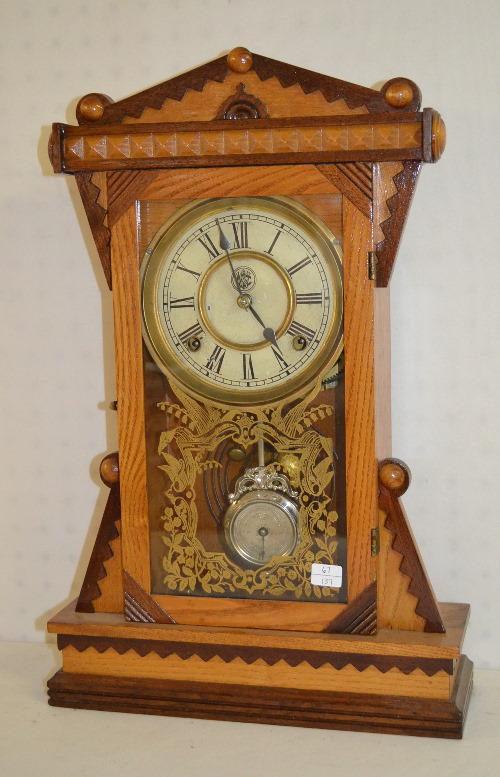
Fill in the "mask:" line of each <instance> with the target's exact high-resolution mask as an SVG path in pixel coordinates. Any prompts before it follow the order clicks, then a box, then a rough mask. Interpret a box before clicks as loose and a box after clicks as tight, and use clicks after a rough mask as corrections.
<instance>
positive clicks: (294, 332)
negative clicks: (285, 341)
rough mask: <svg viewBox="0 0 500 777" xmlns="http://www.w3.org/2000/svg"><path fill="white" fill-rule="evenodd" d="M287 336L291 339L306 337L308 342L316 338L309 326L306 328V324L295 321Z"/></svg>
mask: <svg viewBox="0 0 500 777" xmlns="http://www.w3.org/2000/svg"><path fill="white" fill-rule="evenodd" d="M287 334H288V335H290V336H291V337H305V339H306V340H312V339H313V337H314V331H313V330H312V329H309V327H308V326H304V324H299V322H298V321H295V319H294V320H293V321H292V323H291V324H290V326H289V328H288V332H287Z"/></svg>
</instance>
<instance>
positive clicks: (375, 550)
mask: <svg viewBox="0 0 500 777" xmlns="http://www.w3.org/2000/svg"><path fill="white" fill-rule="evenodd" d="M370 548H371V554H372V556H378V554H379V553H380V531H379V528H378V526H377V527H376V528H375V529H372V530H371V537H370Z"/></svg>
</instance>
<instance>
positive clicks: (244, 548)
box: [225, 491, 298, 567]
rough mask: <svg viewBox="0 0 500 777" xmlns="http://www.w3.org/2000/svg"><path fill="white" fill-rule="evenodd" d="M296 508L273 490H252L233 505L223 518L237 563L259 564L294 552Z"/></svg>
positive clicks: (227, 539) (296, 520)
mask: <svg viewBox="0 0 500 777" xmlns="http://www.w3.org/2000/svg"><path fill="white" fill-rule="evenodd" d="M297 522H298V511H297V508H296V507H295V505H294V504H293V502H292V501H291V500H290V499H287V498H286V497H285V496H283V495H282V494H277V493H276V492H273V491H253V492H252V493H249V494H245V495H244V496H243V497H242V498H241V499H240V500H239V501H238V502H236V503H235V504H234V505H232V506H231V507H230V508H229V510H228V511H227V513H226V517H225V535H226V541H227V542H228V545H229V547H230V548H231V549H232V551H233V553H234V554H235V555H236V556H237V558H238V561H239V563H241V562H242V561H243V563H245V562H246V563H248V564H249V565H250V566H255V567H261V566H263V565H264V564H267V562H268V561H270V560H271V559H272V558H273V557H274V556H287V555H290V554H291V553H293V551H294V549H295V546H296V544H297V540H298V533H297Z"/></svg>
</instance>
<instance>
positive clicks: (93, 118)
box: [77, 48, 420, 126]
mask: <svg viewBox="0 0 500 777" xmlns="http://www.w3.org/2000/svg"><path fill="white" fill-rule="evenodd" d="M242 93H243V94H244V95H250V96H251V97H253V98H255V100H257V101H260V103H261V104H263V106H264V111H265V112H264V114H263V115H265V116H266V117H268V118H285V117H291V116H294V117H295V116H327V115H330V116H332V115H339V114H350V113H354V114H359V113H364V114H367V113H369V114H380V113H387V112H389V113H390V112H395V113H397V112H398V111H399V112H400V111H401V109H403V110H404V112H405V113H407V112H415V111H418V109H419V106H420V90H419V89H418V87H417V86H416V84H414V83H413V82H412V81H410V80H408V79H406V78H395V79H391V80H390V81H388V82H387V83H386V84H385V85H384V86H383V87H382V89H381V90H380V91H377V90H374V89H368V88H366V87H363V86H358V85H356V84H352V83H349V82H347V81H342V80H340V79H337V78H332V77H330V76H324V75H321V74H319V73H315V72H313V71H310V70H305V69H304V68H299V67H296V66H294V65H288V64H286V63H284V62H280V61H278V60H274V59H270V58H269V57H264V56H261V55H260V54H250V52H248V51H247V50H246V49H243V48H237V49H233V50H232V51H231V52H230V54H229V55H228V56H227V57H226V56H223V57H219V58H218V59H215V60H213V61H211V62H208V63H206V64H204V65H201V66H200V67H197V68H195V69H194V70H190V71H188V72H187V73H183V74H182V75H179V76H176V77H175V78H171V79H169V80H168V81H164V82H163V83H161V84H158V85H157V86H154V87H151V88H149V89H146V90H144V91H142V92H139V93H137V94H135V95H132V96H131V97H127V98H125V99H123V100H119V101H118V102H116V103H114V102H112V101H111V100H110V99H109V98H108V97H106V96H104V95H101V94H97V93H93V94H90V95H87V96H86V97H84V98H82V100H81V101H80V103H79V105H78V108H77V118H78V122H79V124H93V125H94V126H96V125H102V124H105V125H110V124H122V123H127V124H129V123H134V124H136V123H148V124H150V123H163V122H182V121H210V120H214V119H217V118H221V115H220V110H221V107H222V106H223V105H224V102H226V101H228V99H230V98H231V97H232V96H235V97H236V95H237V94H240V95H241V94H242ZM261 115H262V114H261Z"/></svg>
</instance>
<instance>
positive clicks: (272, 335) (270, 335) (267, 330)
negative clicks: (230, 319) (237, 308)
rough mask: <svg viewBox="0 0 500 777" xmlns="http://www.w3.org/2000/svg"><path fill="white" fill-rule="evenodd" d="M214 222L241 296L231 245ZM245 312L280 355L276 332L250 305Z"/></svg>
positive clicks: (218, 224)
mask: <svg viewBox="0 0 500 777" xmlns="http://www.w3.org/2000/svg"><path fill="white" fill-rule="evenodd" d="M216 221H217V226H218V227H219V244H220V247H221V248H222V250H223V251H225V252H226V256H227V258H228V261H229V266H230V267H231V273H232V276H233V279H234V283H235V285H236V288H237V289H238V293H239V294H240V295H242V294H244V292H243V291H242V289H241V286H240V283H239V280H238V276H237V275H236V272H235V269H234V265H233V262H232V259H231V255H230V253H229V249H230V248H231V244H230V242H229V240H228V239H227V237H226V235H225V234H224V232H223V231H222V227H221V225H220V223H219V219H216ZM247 310H249V311H250V313H251V314H252V316H253V317H254V318H255V319H256V320H257V321H258V322H259V324H260V325H261V327H262V329H263V332H262V335H263V337H264V338H265V339H266V340H267V341H268V342H269V343H271V345H274V347H275V348H277V349H278V351H279V352H280V353H281V348H280V347H279V345H278V341H277V340H276V332H275V331H274V329H271V327H269V326H266V325H265V324H264V322H263V320H262V319H261V317H260V316H259V314H258V313H257V311H256V310H255V308H254V307H253V305H252V304H250V305H248V307H247Z"/></svg>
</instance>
